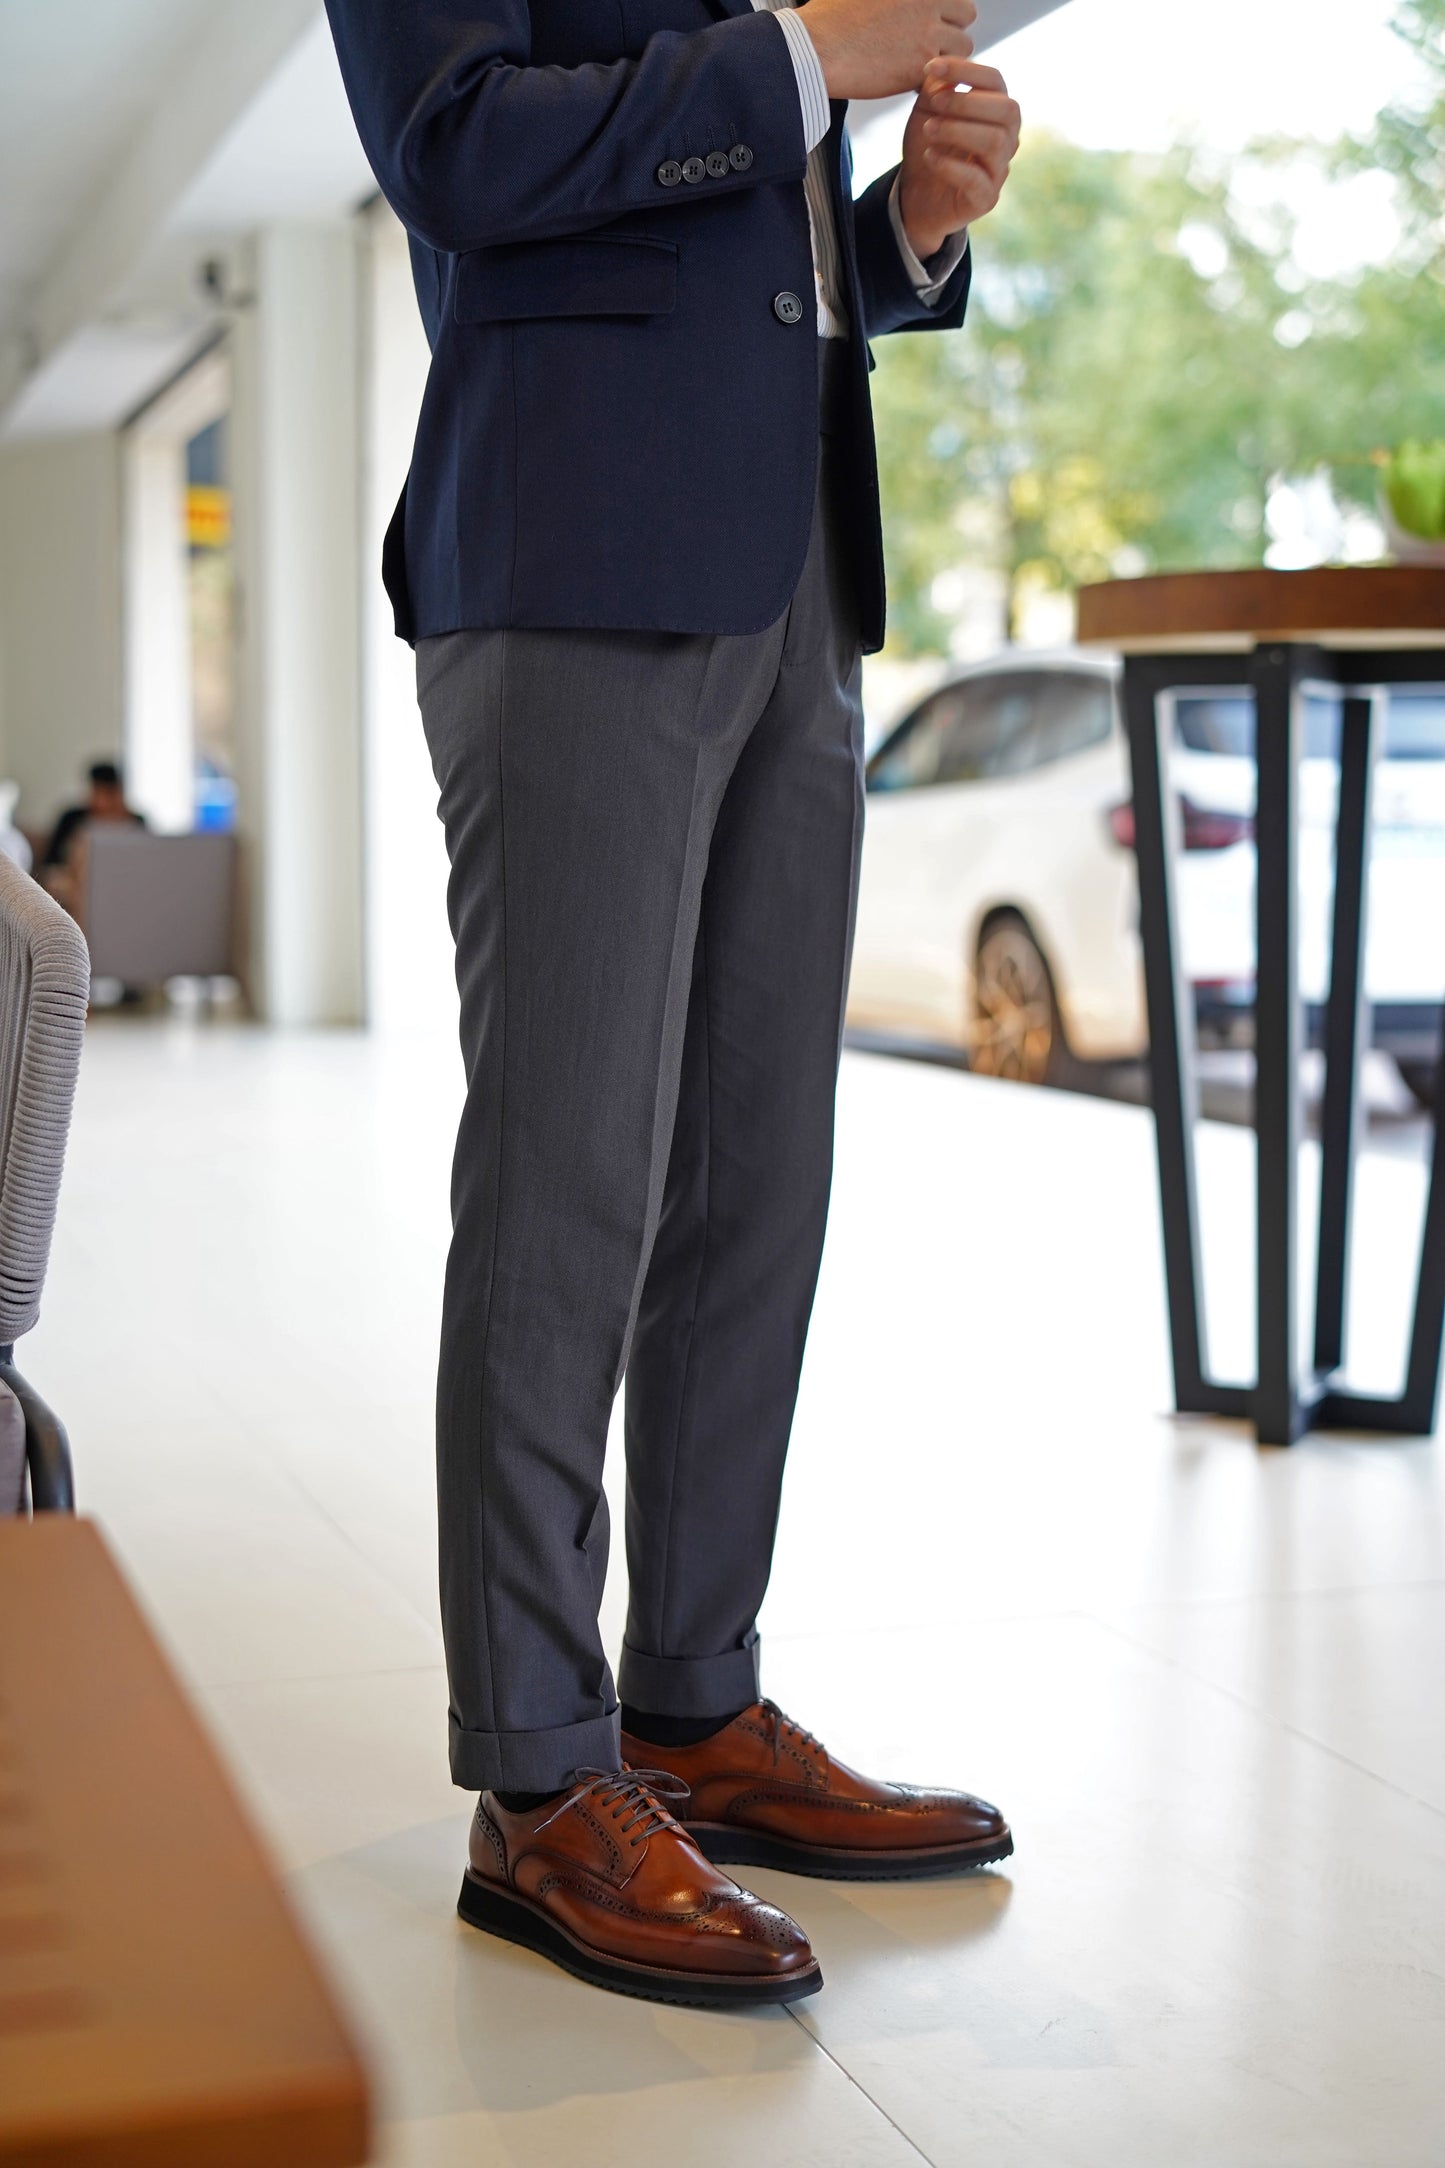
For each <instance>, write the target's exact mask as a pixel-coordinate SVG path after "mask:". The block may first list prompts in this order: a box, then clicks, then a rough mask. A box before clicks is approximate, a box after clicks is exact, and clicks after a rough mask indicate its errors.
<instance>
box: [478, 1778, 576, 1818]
mask: <svg viewBox="0 0 1445 2168" xmlns="http://www.w3.org/2000/svg"><path fill="white" fill-rule="evenodd" d="M570 1789H571V1786H570V1785H564V1786H563V1790H564V1791H569V1790H570ZM492 1797H493V1798H494V1799H495V1800H496V1802H497V1805H498V1806H499V1807H505V1808H506V1810H507V1812H508V1814H530V1813H531V1812H532V1810H533V1808H534V1807H545V1806H546V1804H547V1802H548V1800H549V1799H560V1798H561V1797H562V1793H561V1792H493V1794H492Z"/></svg>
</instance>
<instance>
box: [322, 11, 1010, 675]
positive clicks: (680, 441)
mask: <svg viewBox="0 0 1445 2168" xmlns="http://www.w3.org/2000/svg"><path fill="white" fill-rule="evenodd" d="M327 12H328V14H329V15H330V18H331V27H332V31H333V33H334V35H335V39H336V48H337V52H338V54H339V56H340V60H341V72H342V75H343V77H344V79H345V83H346V89H347V94H348V96H349V97H350V100H351V105H352V110H353V112H354V113H355V116H356V124H357V128H358V129H359V131H360V134H361V140H362V143H363V144H364V145H365V148H366V153H367V156H368V157H369V159H370V160H371V164H372V168H373V170H374V171H375V174H376V177H377V181H378V183H379V184H380V187H381V190H382V193H383V194H384V195H385V196H386V198H387V200H388V201H389V202H390V204H391V205H392V207H393V209H394V210H395V211H396V213H397V216H398V217H399V218H400V219H401V221H402V223H403V224H404V225H405V226H406V228H407V231H408V233H409V234H410V236H411V254H412V268H413V271H414V274H415V278H416V287H417V295H418V298H419V300H420V303H421V312H422V316H423V319H424V321H425V324H426V331H427V337H428V339H429V340H430V343H431V349H432V364H431V371H430V374H429V376H428V378H427V386H426V394H425V397H424V399H423V402H422V410H421V419H420V422H419V425H418V429H417V437H416V448H415V452H414V454H413V458H412V467H411V474H410V476H409V478H408V481H407V485H406V488H405V490H404V492H403V494H402V499H401V503H400V504H399V505H398V507H397V513H396V517H395V519H394V520H393V521H392V525H391V528H390V530H389V532H388V535H387V543H386V550H385V554H384V572H385V576H386V584H387V591H388V593H389V595H390V596H391V599H392V602H393V604H394V606H395V610H396V622H397V630H398V632H400V633H401V634H402V636H403V637H404V638H406V639H409V640H413V641H415V640H417V639H421V638H423V637H425V636H426V635H427V634H430V633H438V632H451V631H456V630H459V629H461V628H463V627H468V626H503V625H526V626H581V627H586V628H590V629H598V628H602V627H615V628H617V629H620V630H628V631H649V632H707V633H744V632H759V631H761V630H762V629H763V628H764V627H765V626H768V625H770V624H772V623H774V622H775V620H776V619H777V618H779V617H780V616H781V615H782V613H783V611H784V610H785V609H786V608H787V606H788V603H789V601H790V600H791V598H792V594H793V590H794V588H795V587H796V585H797V582H798V578H799V575H800V573H801V571H802V567H803V559H804V556H805V553H806V551H807V546H808V532H809V527H810V524H811V520H812V512H813V495H814V486H815V462H816V459H817V442H818V356H817V349H818V340H817V336H816V310H815V302H814V293H815V289H814V283H813V268H812V254H811V249H810V245H809V238H808V215H807V206H806V203H805V201H804V196H803V173H804V168H805V165H806V157H805V152H804V145H803V124H802V116H801V109H800V105H799V99H798V89H797V79H796V76H795V74H794V72H793V63H792V58H791V54H790V52H789V48H788V43H787V40H786V38H785V37H784V35H783V32H782V30H781V28H780V27H779V25H778V24H777V23H776V22H775V21H774V20H773V19H772V17H771V16H770V15H768V14H765V13H755V12H754V11H753V9H752V7H751V5H750V0H327ZM845 110H846V109H845V107H844V106H843V105H841V104H835V105H834V107H833V113H832V128H831V131H830V133H829V136H828V157H829V160H830V169H831V174H832V192H833V210H834V216H835V218H836V220H837V225H838V235H839V240H840V243H841V251H842V258H843V268H844V276H845V279H846V292H845V296H844V298H845V301H846V304H847V308H848V312H849V315H850V317H851V319H852V323H853V327H854V331H855V336H854V338H853V339H852V340H851V341H850V342H849V344H850V348H851V399H852V407H853V414H852V427H851V429H850V430H849V432H848V435H847V437H846V439H845V443H846V448H847V449H846V460H845V467H846V485H845V486H846V490H847V496H848V512H847V525H848V531H849V535H850V539H851V544H852V548H853V551H854V556H855V569H856V577H857V583H858V593H859V601H860V606H861V611H862V626H863V638H864V644H865V646H867V647H868V648H870V649H872V648H876V647H877V646H878V645H879V644H880V643H881V641H882V638H883V615H884V589H883V552H882V538H881V532H880V527H879V517H878V475H877V466H876V461H875V457H874V448H873V430H872V420H871V415H870V409H869V399H868V379H867V369H868V356H867V352H866V345H865V341H866V339H867V338H870V337H873V336H876V335H877V334H878V333H880V332H886V331H898V330H905V329H917V328H922V327H927V328H930V329H932V328H947V327H951V326H954V325H957V324H959V323H960V322H961V321H962V319H963V313H964V308H965V305H966V302H967V297H968V277H969V270H968V259H967V258H966V257H965V259H964V262H963V263H962V264H961V265H960V266H959V268H958V270H957V271H956V272H955V274H954V276H953V278H952V279H951V280H950V282H949V285H948V287H947V289H946V290H945V292H944V294H943V296H942V297H941V299H940V301H939V304H938V306H937V307H935V308H932V309H930V308H927V307H926V306H925V305H924V304H923V303H922V302H921V301H920V300H919V299H918V296H917V294H916V293H915V291H914V288H913V286H912V284H911V282H910V280H909V278H908V274H907V272H906V270H905V269H904V266H903V262H902V259H901V257H900V255H899V253H898V246H897V242H896V239H895V237H894V234H893V230H892V227H891V224H890V222H889V218H888V192H889V189H890V187H891V186H892V180H893V176H892V175H891V174H886V175H885V176H884V177H883V178H882V179H881V180H879V181H877V182H875V183H874V185H873V186H872V187H871V188H870V189H868V190H867V192H866V193H865V194H864V195H863V196H862V197H860V198H859V199H858V201H857V202H856V203H854V201H853V199H852V192H851V185H850V178H849V172H850V169H849V167H848V162H847V143H846V137H845V134H844V128H843V121H844V114H845ZM679 169H680V170H679ZM799 301H801V307H798V305H797V303H798V302H799ZM860 331H861V333H862V336H861V337H860V336H857V335H856V334H857V333H858V332H860Z"/></svg>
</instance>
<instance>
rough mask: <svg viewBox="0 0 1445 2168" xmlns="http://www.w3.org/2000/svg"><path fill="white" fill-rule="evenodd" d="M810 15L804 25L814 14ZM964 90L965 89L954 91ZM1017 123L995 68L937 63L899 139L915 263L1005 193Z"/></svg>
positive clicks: (903, 200)
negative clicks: (1004, 188) (901, 139)
mask: <svg viewBox="0 0 1445 2168" xmlns="http://www.w3.org/2000/svg"><path fill="white" fill-rule="evenodd" d="M821 5H822V0H813V4H812V7H810V8H809V10H808V15H809V18H810V19H809V25H808V27H809V28H810V29H811V28H812V22H811V17H812V14H813V11H814V9H816V8H817V7H819V6H821ZM959 84H967V85H968V86H969V87H968V88H967V89H966V90H961V89H959V88H958V87H957V86H958V85H959ZM1021 125H1022V116H1021V114H1020V112H1019V109H1018V107H1017V105H1016V104H1015V103H1014V101H1013V99H1012V98H1011V97H1010V96H1009V94H1008V85H1007V83H1006V82H1005V81H1004V79H1003V77H1002V76H1001V75H1000V74H999V72H998V70H997V68H986V67H984V66H983V65H982V63H981V62H979V61H968V62H964V63H962V64H960V63H959V62H957V61H954V60H943V61H935V62H933V63H931V64H930V66H929V68H928V70H927V73H926V74H925V76H924V78H923V88H922V89H921V90H920V92H919V94H918V100H917V103H916V104H915V106H914V108H913V111H912V113H911V114H910V115H909V120H908V126H907V128H906V129H905V131H904V136H903V171H902V174H901V176H900V179H899V183H898V208H899V210H900V211H901V212H902V214H903V230H904V232H905V233H906V234H907V235H908V239H909V243H910V246H911V247H912V248H913V250H914V253H915V254H916V255H917V256H918V258H919V260H920V262H922V263H927V261H928V259H929V257H930V256H933V255H936V254H937V252H938V250H939V249H941V248H942V246H943V244H944V242H945V241H947V240H948V239H949V237H950V236H951V235H953V234H955V233H959V232H961V231H962V230H963V228H964V227H965V226H970V225H972V223H973V221H974V220H975V219H976V218H982V217H983V216H984V215H985V213H986V212H988V211H991V210H992V209H993V207H994V205H995V204H996V203H997V202H998V199H999V197H1000V195H1001V194H1002V192H1003V184H1004V182H1005V181H1006V180H1007V179H1008V169H1009V166H1010V165H1011V163H1012V161H1013V155H1014V152H1015V151H1016V150H1017V149H1018V147H1019V129H1020V127H1021Z"/></svg>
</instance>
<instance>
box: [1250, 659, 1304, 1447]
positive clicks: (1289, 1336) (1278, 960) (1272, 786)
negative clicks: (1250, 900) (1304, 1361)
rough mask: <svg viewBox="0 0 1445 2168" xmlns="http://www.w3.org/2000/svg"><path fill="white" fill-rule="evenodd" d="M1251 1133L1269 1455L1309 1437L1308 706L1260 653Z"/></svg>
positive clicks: (1288, 672) (1260, 1405)
mask: <svg viewBox="0 0 1445 2168" xmlns="http://www.w3.org/2000/svg"><path fill="white" fill-rule="evenodd" d="M1252 674H1253V678H1254V690H1255V701H1256V706H1257V715H1258V719H1257V723H1256V741H1255V757H1256V761H1257V763H1258V772H1259V798H1258V806H1257V810H1256V815H1255V826H1256V839H1257V849H1256V854H1255V855H1256V905H1255V907H1256V920H1257V926H1258V958H1257V962H1256V974H1257V977H1256V991H1255V1026H1254V1039H1255V1086H1254V1127H1255V1136H1256V1140H1257V1163H1256V1174H1255V1182H1256V1194H1257V1196H1258V1200H1259V1221H1258V1229H1257V1254H1258V1259H1259V1284H1258V1309H1257V1315H1258V1321H1259V1371H1258V1383H1257V1385H1256V1387H1255V1394H1254V1420H1255V1428H1256V1430H1257V1432H1258V1434H1259V1440H1260V1443H1261V1444H1262V1445H1292V1444H1293V1443H1294V1441H1295V1439H1296V1438H1298V1437H1299V1435H1300V1433H1301V1431H1302V1429H1303V1427H1304V1423H1303V1419H1302V1411H1301V1406H1300V1363H1299V1326H1298V1316H1299V1312H1298V1307H1297V1304H1298V1285H1299V1276H1298V1200H1299V1138H1300V1090H1299V1072H1300V1058H1301V1055H1302V1053H1303V1048H1304V1030H1303V1017H1302V1011H1301V1008H1300V995H1299V786H1300V703H1299V699H1298V687H1299V660H1298V652H1297V650H1295V649H1293V648H1288V647H1268V648H1259V649H1257V650H1256V653H1255V659H1254V668H1253V673H1252Z"/></svg>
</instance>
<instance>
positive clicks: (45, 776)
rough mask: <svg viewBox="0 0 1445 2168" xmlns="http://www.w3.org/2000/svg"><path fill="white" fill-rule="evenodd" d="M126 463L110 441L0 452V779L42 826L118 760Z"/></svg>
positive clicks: (29, 820)
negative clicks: (90, 772) (98, 769)
mask: <svg viewBox="0 0 1445 2168" xmlns="http://www.w3.org/2000/svg"><path fill="white" fill-rule="evenodd" d="M121 686H122V666H121V545H120V457H119V451H118V447H117V441H116V438H115V437H114V435H113V434H112V433H111V432H109V431H105V432H101V433H97V434H93V435H85V436H76V437H53V438H40V439H36V440H32V441H30V442H27V443H19V444H13V445H4V446H0V771H3V773H4V774H5V775H7V776H12V777H13V778H14V779H15V781H16V782H18V783H19V785H20V804H19V807H18V809H17V817H18V818H19V819H20V820H21V821H23V822H25V823H26V824H28V825H35V826H41V827H43V826H45V825H46V824H48V823H49V821H50V820H52V819H53V817H54V815H55V813H56V812H57V811H58V810H59V808H60V807H61V805H62V804H65V803H67V802H68V801H70V800H72V799H73V798H74V797H75V796H76V794H77V787H78V784H79V781H80V777H81V772H82V771H83V769H84V768H85V766H86V764H87V763H88V762H89V761H90V760H92V759H95V758H101V757H105V756H111V757H119V754H120V750H121V707H122V693H121Z"/></svg>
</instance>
